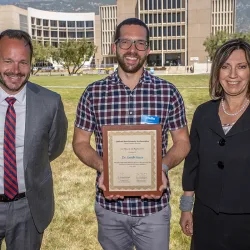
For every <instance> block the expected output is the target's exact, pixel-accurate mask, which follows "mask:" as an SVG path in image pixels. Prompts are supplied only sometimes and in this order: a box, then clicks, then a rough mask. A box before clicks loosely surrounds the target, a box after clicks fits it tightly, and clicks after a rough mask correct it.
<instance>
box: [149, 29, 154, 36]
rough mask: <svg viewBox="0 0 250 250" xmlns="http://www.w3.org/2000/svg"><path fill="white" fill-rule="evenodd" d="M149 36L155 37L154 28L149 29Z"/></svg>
mask: <svg viewBox="0 0 250 250" xmlns="http://www.w3.org/2000/svg"><path fill="white" fill-rule="evenodd" d="M149 35H150V36H153V28H152V27H149Z"/></svg>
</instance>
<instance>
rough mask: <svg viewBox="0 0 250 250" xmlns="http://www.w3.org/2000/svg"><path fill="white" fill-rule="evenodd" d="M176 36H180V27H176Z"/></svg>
mask: <svg viewBox="0 0 250 250" xmlns="http://www.w3.org/2000/svg"><path fill="white" fill-rule="evenodd" d="M177 36H181V26H177Z"/></svg>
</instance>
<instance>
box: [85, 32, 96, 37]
mask: <svg viewBox="0 0 250 250" xmlns="http://www.w3.org/2000/svg"><path fill="white" fill-rule="evenodd" d="M86 38H94V32H93V31H86Z"/></svg>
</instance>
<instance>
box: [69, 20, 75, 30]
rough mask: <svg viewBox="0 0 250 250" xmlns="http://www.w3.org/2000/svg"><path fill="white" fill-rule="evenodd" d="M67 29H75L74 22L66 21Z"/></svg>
mask: <svg viewBox="0 0 250 250" xmlns="http://www.w3.org/2000/svg"><path fill="white" fill-rule="evenodd" d="M68 27H69V28H75V27H76V24H75V21H68Z"/></svg>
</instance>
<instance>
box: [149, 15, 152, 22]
mask: <svg viewBox="0 0 250 250" xmlns="http://www.w3.org/2000/svg"><path fill="white" fill-rule="evenodd" d="M149 23H150V24H151V23H153V16H152V14H149Z"/></svg>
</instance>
